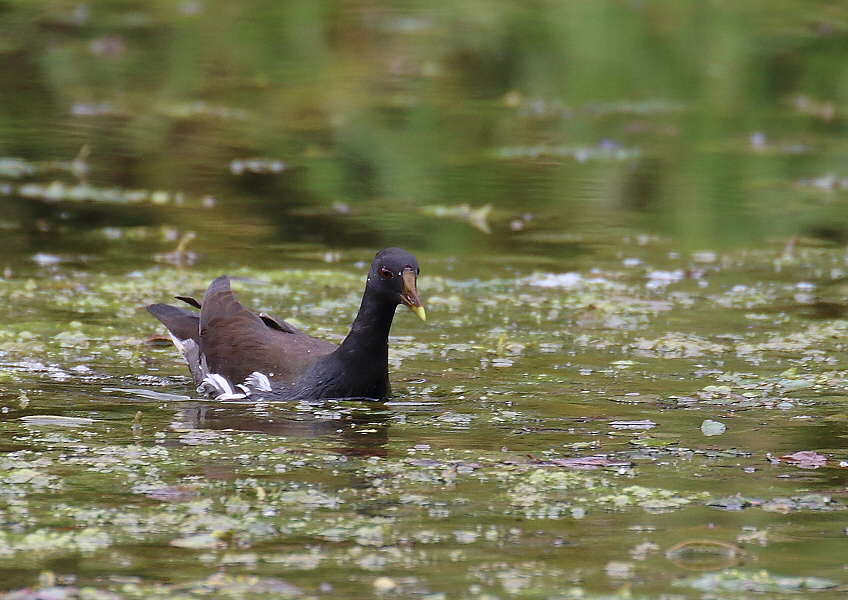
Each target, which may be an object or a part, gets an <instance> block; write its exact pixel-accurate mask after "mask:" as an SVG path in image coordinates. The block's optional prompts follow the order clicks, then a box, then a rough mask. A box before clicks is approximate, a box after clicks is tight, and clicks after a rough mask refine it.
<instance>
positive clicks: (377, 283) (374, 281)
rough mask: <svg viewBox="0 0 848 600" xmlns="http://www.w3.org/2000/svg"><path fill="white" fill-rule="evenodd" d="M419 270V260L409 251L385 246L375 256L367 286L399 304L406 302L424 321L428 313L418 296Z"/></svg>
mask: <svg viewBox="0 0 848 600" xmlns="http://www.w3.org/2000/svg"><path fill="white" fill-rule="evenodd" d="M419 271H420V269H419V267H418V261H417V260H416V258H415V257H414V256H412V255H411V254H410V253H409V252H407V251H406V250H401V249H400V248H385V249H384V250H380V251H379V252H378V253H377V256H375V257H374V262H372V263H371V269H370V270H369V271H368V282H367V284H366V286H367V287H368V289H370V290H373V291H375V292H377V293H380V294H384V295H386V296H387V297H389V298H391V299H392V300H393V301H395V302H396V303H397V304H405V305H406V306H408V307H409V309H410V310H411V311H412V312H414V313H415V314H416V315H418V317H419V318H421V320H422V321H423V320H425V319H426V313H425V312H424V306H423V305H422V304H421V299H420V298H419V297H418V272H419Z"/></svg>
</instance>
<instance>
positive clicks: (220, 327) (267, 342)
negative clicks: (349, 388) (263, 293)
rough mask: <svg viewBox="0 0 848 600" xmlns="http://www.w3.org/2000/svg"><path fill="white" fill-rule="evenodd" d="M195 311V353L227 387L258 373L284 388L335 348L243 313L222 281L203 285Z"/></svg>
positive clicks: (286, 326) (283, 325)
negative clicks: (197, 345) (197, 337)
mask: <svg viewBox="0 0 848 600" xmlns="http://www.w3.org/2000/svg"><path fill="white" fill-rule="evenodd" d="M201 306H202V308H201V309H200V352H201V354H202V355H203V356H204V357H205V358H206V364H207V365H208V367H209V370H210V371H212V372H213V373H219V374H221V375H223V376H225V377H227V378H228V379H229V380H230V381H232V382H233V383H241V382H242V381H244V379H245V378H246V377H247V376H248V375H250V374H251V373H252V372H254V371H260V372H262V373H265V374H266V375H267V376H268V377H269V378H270V379H272V380H274V381H283V382H285V383H289V384H290V383H292V381H294V379H295V378H296V377H297V376H298V375H300V374H301V373H303V372H304V371H305V370H306V369H307V368H308V367H309V365H311V364H312V363H313V362H314V361H315V359H317V358H318V357H319V356H324V355H325V354H329V353H330V352H332V351H333V350H335V349H336V348H337V346H336V345H335V344H332V343H330V342H327V341H324V340H319V339H316V338H313V337H310V336H308V335H306V334H305V333H303V332H302V331H300V330H299V329H297V328H296V327H294V326H293V325H291V324H290V323H286V322H285V321H278V320H274V319H271V318H270V317H267V316H266V315H262V316H260V315H257V314H256V313H254V312H252V311H249V310H247V309H246V308H245V307H244V306H242V305H241V303H240V302H239V301H238V300H236V297H235V294H233V291H232V289H230V279H229V277H227V276H226V275H224V276H221V277H219V278H217V279H216V280H215V281H213V282H212V283H211V284H210V285H209V288H208V289H207V290H206V295H205V296H204V297H203V303H202V305H201ZM269 321H270V322H269Z"/></svg>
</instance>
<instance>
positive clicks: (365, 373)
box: [147, 248, 427, 400]
mask: <svg viewBox="0 0 848 600" xmlns="http://www.w3.org/2000/svg"><path fill="white" fill-rule="evenodd" d="M419 273H420V268H419V265H418V260H417V259H416V258H415V256H413V255H412V254H410V253H409V252H407V251H405V250H402V249H401V248H385V249H383V250H380V251H379V252H378V253H377V255H376V256H375V257H374V261H373V262H372V263H371V268H370V269H369V270H368V277H367V279H366V282H365V291H364V293H363V295H362V302H361V304H360V307H359V312H358V313H357V315H356V318H355V319H354V321H353V324H352V325H351V328H350V333H348V335H347V337H345V339H344V341H342V343H341V344H340V345H338V346H337V345H336V344H333V343H332V342H329V341H326V340H321V339H318V338H314V337H311V336H309V335H307V334H306V333H304V332H302V331H301V330H299V329H298V328H296V327H295V326H294V325H292V324H290V323H287V322H285V321H282V320H278V319H275V318H273V317H271V316H269V315H266V314H264V313H254V312H252V311H250V310H248V309H247V308H245V307H244V306H243V305H242V304H241V303H240V302H239V301H238V300H237V299H236V296H235V294H234V293H233V291H232V289H231V287H230V278H229V277H228V276H227V275H222V276H220V277H218V278H217V279H215V280H214V281H213V282H212V283H211V284H209V287H208V288H207V290H206V294H205V295H204V297H203V301H202V302H198V301H197V300H195V299H193V298H191V297H188V296H176V298H177V299H178V300H181V301H182V302H185V303H186V304H188V305H189V306H191V307H193V308H195V309H199V310H200V312H199V313H197V312H195V311H192V310H189V309H186V308H182V307H178V306H172V305H170V304H151V305H149V306H148V307H147V310H148V311H149V312H150V314H152V315H153V316H154V317H156V318H157V319H158V320H159V321H161V322H162V323H163V324H164V325H165V327H167V328H168V332H169V334H170V337H171V340H172V341H173V342H174V345H175V346H176V347H177V349H178V350H179V351H180V353H181V354H182V355H183V358H184V359H185V361H186V363H188V367H189V370H190V371H191V374H192V377H193V379H194V382H195V384H197V385H198V386H200V387H199V391H202V392H205V393H210V394H212V395H213V396H215V397H216V399H219V400H238V399H245V398H247V399H251V400H259V399H260V398H264V399H273V400H319V399H330V398H334V399H338V398H362V399H371V400H386V399H388V398H390V397H391V385H390V383H389V366H388V347H389V340H388V338H389V331H390V329H391V326H392V320H393V318H394V315H395V310H396V308H397V307H398V306H399V305H401V304H403V305H405V306H407V307H408V308H409V309H410V310H411V311H412V312H413V313H415V314H416V315H417V316H418V317H419V318H420V319H421V320H422V321H426V318H427V316H426V312H425V310H424V305H423V304H422V302H421V298H420V297H419V295H418V275H419Z"/></svg>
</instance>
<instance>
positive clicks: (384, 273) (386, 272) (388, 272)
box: [380, 267, 392, 279]
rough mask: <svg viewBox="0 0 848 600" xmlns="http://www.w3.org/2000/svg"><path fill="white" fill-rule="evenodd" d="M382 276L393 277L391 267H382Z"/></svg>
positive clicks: (384, 277)
mask: <svg viewBox="0 0 848 600" xmlns="http://www.w3.org/2000/svg"><path fill="white" fill-rule="evenodd" d="M380 276H381V277H382V278H383V279H391V278H392V272H391V270H390V269H387V268H386V267H383V268H382V269H380Z"/></svg>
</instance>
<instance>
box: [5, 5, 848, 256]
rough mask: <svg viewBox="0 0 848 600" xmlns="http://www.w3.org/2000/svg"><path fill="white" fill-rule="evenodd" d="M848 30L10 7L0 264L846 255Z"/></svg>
mask: <svg viewBox="0 0 848 600" xmlns="http://www.w3.org/2000/svg"><path fill="white" fill-rule="evenodd" d="M847 33H848V5H846V4H845V3H844V2H825V1H820V2H809V1H800V0H779V1H776V2H775V1H769V2H765V1H755V0H752V1H749V2H739V3H726V2H700V1H687V0H665V1H663V0H656V1H651V0H642V1H638V0H632V1H624V0H618V1H614V0H593V1H586V0H575V1H568V0H565V1H562V2H537V1H524V0H522V1H519V2H511V1H500V2H498V1H466V2H443V1H439V0H428V1H421V2H379V1H377V2H367V1H366V2H359V1H339V2H314V1H312V0H306V1H278V0H267V1H262V0H252V1H247V0H218V1H212V0H208V1H203V0H184V1H182V2H174V1H170V0H169V1H161V0H160V1H156V0H135V1H111V0H98V1H97V2H89V3H85V2H73V1H46V0H44V1H33V0H6V1H4V2H0V156H2V157H5V159H4V162H2V163H0V185H2V188H0V191H2V192H3V195H2V196H0V221H2V226H3V227H4V229H6V230H7V232H8V235H4V236H3V242H2V243H3V244H4V246H5V250H6V252H4V254H5V255H6V257H7V258H6V262H7V265H8V266H10V267H13V268H16V269H21V268H24V269H25V268H26V267H25V265H26V264H28V262H27V261H28V260H29V257H31V256H33V255H36V254H38V253H45V252H46V253H51V252H72V253H83V254H86V253H87V254H96V255H98V256H100V257H101V259H102V260H103V261H104V263H103V264H104V268H106V267H108V265H115V266H116V267H118V268H124V267H126V266H127V264H128V263H129V264H135V263H136V262H137V261H140V262H142V263H144V262H149V261H150V260H151V254H152V252H153V251H160V252H161V251H165V250H167V249H168V248H173V247H174V244H175V242H176V241H178V240H179V239H180V238H181V236H183V235H184V234H185V233H186V232H195V233H196V234H197V238H196V239H195V240H194V241H193V242H192V243H191V245H190V247H191V248H195V249H196V250H197V251H198V252H199V253H200V254H202V255H203V256H205V257H207V258H208V259H210V260H212V261H214V262H217V261H221V262H227V261H236V262H239V261H255V260H259V261H262V260H263V259H264V258H269V259H270V258H271V257H272V256H273V258H274V259H275V260H280V258H281V256H280V255H281V254H286V253H289V254H290V257H289V258H290V259H294V258H296V256H297V255H298V252H303V251H304V249H305V250H306V251H307V252H313V253H314V252H324V251H329V252H332V251H335V250H340V249H345V248H368V249H376V248H378V247H381V246H385V245H389V244H397V245H404V246H406V247H408V248H410V249H411V250H413V251H418V252H431V253H434V254H444V255H451V256H453V255H461V254H466V253H467V254H469V255H470V254H472V253H473V254H482V255H485V256H493V255H496V254H503V253H509V254H512V255H516V256H517V255H533V256H536V257H548V258H551V259H555V260H559V259H562V258H566V257H568V256H573V255H574V254H575V253H579V252H581V251H584V250H585V245H586V243H587V242H590V244H594V243H596V242H598V241H602V243H603V244H612V245H615V243H616V241H615V240H616V239H619V237H620V236H621V235H629V234H631V233H646V234H651V235H662V236H670V237H671V238H672V239H673V240H675V243H679V244H680V245H681V247H683V248H689V249H693V250H698V249H712V248H715V247H717V246H722V245H725V244H736V245H739V244H742V245H744V244H748V243H751V242H754V243H755V244H757V243H760V242H761V241H763V240H765V241H766V242H774V243H787V242H788V241H789V240H793V239H795V238H797V237H798V236H802V237H804V238H806V239H812V240H816V241H817V243H819V242H820V243H826V244H833V243H835V244H845V243H846V241H848V201H847V200H846V198H847V197H848V191H846V188H848V169H846V160H848V159H847V158H846V157H848V153H847V152H846V151H845V150H846V137H845V135H844V134H843V132H844V129H845V116H846V107H848V104H847V103H848V98H846V96H848V35H847ZM81 149H82V153H81V154H80V152H81ZM75 156H77V157H78V160H77V162H76V163H70V162H69V161H71V160H72V159H74V157H75ZM10 159H13V160H11V161H10ZM251 160H253V161H252V162H245V161H251ZM4 165H5V166H4ZM21 165H23V167H22V166H21ZM51 186H52V187H51ZM466 205H467V206H466ZM163 227H164V229H162V228H163ZM104 228H105V233H104ZM163 232H164V233H163ZM18 258H20V259H21V260H23V262H20V261H19V260H18Z"/></svg>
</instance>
